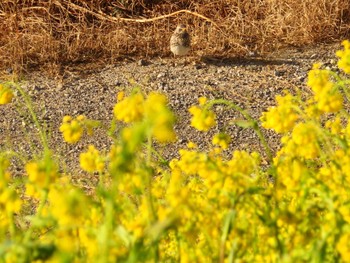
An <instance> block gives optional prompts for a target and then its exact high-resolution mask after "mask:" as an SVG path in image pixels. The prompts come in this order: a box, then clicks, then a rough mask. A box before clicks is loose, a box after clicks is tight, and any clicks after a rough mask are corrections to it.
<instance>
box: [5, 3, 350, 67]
mask: <svg viewBox="0 0 350 263" xmlns="http://www.w3.org/2000/svg"><path fill="white" fill-rule="evenodd" d="M179 10H184V11H181V12H178V11H179ZM179 22H181V23H186V24H188V25H189V28H190V31H191V34H192V36H193V54H195V55H209V56H240V55H245V54H246V53H247V51H248V50H250V51H258V52H259V53H264V52H268V51H271V50H274V49H277V48H279V47H281V46H287V45H296V46H302V45H306V44H313V43H317V42H318V43H319V42H331V41H335V40H337V41H338V40H340V39H342V38H346V37H347V36H349V32H350V2H349V1H348V0H217V1H212V0H195V1H192V0H176V1H170V0H164V1H162V0H150V1H144V0H115V1H106V0H99V1H83V0H73V1H68V0H23V1H16V0H3V1H1V2H0V58H1V63H0V70H4V69H7V68H12V69H13V70H14V71H16V72H20V71H22V70H23V69H25V70H30V69H33V68H37V67H41V68H45V67H46V68H52V67H53V65H56V66H57V65H58V66H59V67H61V66H62V65H65V64H66V63H78V62H91V61H96V60H102V61H105V62H113V61H115V60H116V59H120V58H122V57H124V56H146V57H152V56H168V55H170V52H169V48H168V41H169V38H170V35H171V33H172V31H173V30H174V28H175V27H176V24H177V23H179Z"/></svg>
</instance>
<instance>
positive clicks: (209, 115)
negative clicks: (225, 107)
mask: <svg viewBox="0 0 350 263" xmlns="http://www.w3.org/2000/svg"><path fill="white" fill-rule="evenodd" d="M189 112H190V113H191V114H192V115H193V116H192V119H191V126H192V127H194V128H196V129H197V130H199V131H208V130H209V129H210V128H212V127H213V126H215V124H216V121H215V118H216V116H215V113H214V112H213V111H211V110H208V109H205V108H203V107H198V106H192V107H191V108H189Z"/></svg>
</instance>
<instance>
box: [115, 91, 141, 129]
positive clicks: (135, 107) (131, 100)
mask: <svg viewBox="0 0 350 263" xmlns="http://www.w3.org/2000/svg"><path fill="white" fill-rule="evenodd" d="M121 97H124V95H123V96H118V98H121ZM143 104H144V97H143V96H142V94H141V93H136V94H133V95H131V96H130V97H126V98H123V99H122V100H121V101H120V102H118V103H117V104H115V106H114V110H113V113H114V116H115V118H116V119H117V120H120V121H124V122H126V123H130V122H134V121H140V120H142V118H143V112H144V105H143Z"/></svg>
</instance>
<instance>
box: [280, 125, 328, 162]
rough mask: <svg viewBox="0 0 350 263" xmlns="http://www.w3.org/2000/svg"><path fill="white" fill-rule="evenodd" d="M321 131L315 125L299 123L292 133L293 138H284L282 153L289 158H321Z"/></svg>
mask: <svg viewBox="0 0 350 263" xmlns="http://www.w3.org/2000/svg"><path fill="white" fill-rule="evenodd" d="M318 140H319V131H318V128H317V126H316V125H315V124H314V123H311V122H308V123H298V124H297V125H296V126H295V128H294V129H293V132H292V138H288V137H284V138H282V140H281V141H282V143H283V144H284V146H283V148H282V151H283V152H285V153H287V154H288V155H289V156H301V157H304V158H306V159H313V158H316V157H318V156H319V154H320V152H321V150H320V146H319V142H318Z"/></svg>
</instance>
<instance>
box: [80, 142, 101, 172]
mask: <svg viewBox="0 0 350 263" xmlns="http://www.w3.org/2000/svg"><path fill="white" fill-rule="evenodd" d="M80 166H81V168H82V169H83V170H84V171H86V172H90V173H92V172H96V171H97V172H102V171H103V169H104V167H105V163H104V161H103V159H102V157H101V156H100V153H99V151H98V150H97V149H96V148H95V147H94V146H93V145H89V149H88V151H87V152H85V153H81V154H80Z"/></svg>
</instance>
